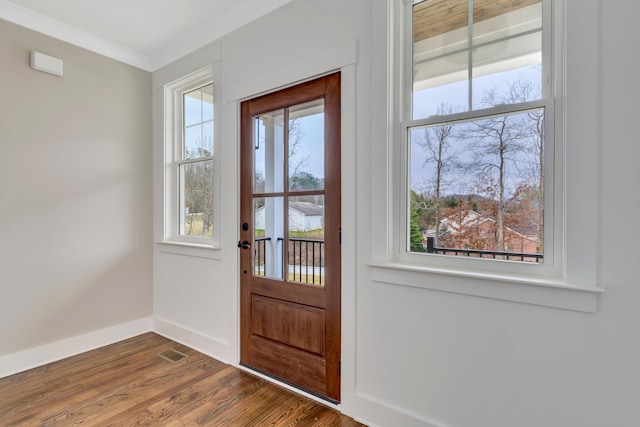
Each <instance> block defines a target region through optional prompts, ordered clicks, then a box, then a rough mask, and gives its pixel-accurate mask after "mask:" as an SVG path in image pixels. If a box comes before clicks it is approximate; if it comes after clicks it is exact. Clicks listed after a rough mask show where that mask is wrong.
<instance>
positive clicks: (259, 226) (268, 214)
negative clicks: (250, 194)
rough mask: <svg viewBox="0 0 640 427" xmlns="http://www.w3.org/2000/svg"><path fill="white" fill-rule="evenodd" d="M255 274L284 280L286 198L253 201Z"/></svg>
mask: <svg viewBox="0 0 640 427" xmlns="http://www.w3.org/2000/svg"><path fill="white" fill-rule="evenodd" d="M253 230H254V238H253V245H252V247H253V265H254V268H253V274H254V275H256V276H265V277H269V278H272V279H283V277H284V274H283V267H284V258H283V253H284V243H283V242H284V198H283V197H256V198H254V199H253Z"/></svg>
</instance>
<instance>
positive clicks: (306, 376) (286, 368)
mask: <svg viewBox="0 0 640 427" xmlns="http://www.w3.org/2000/svg"><path fill="white" fill-rule="evenodd" d="M249 341H250V343H249V346H248V349H247V351H246V354H244V355H243V357H242V361H241V362H242V363H243V364H244V365H247V366H249V367H251V368H254V369H257V370H259V371H262V372H264V373H266V374H269V375H272V376H274V377H277V378H280V379H282V380H283V381H285V382H287V383H291V384H295V385H296V386H298V387H300V388H302V389H305V390H308V391H310V392H312V393H316V394H320V395H322V396H326V394H327V390H326V385H327V379H326V372H327V367H326V362H325V360H324V359H323V358H322V357H319V356H315V355H312V354H309V353H305V352H302V351H300V350H297V349H294V348H291V347H288V346H285V345H282V344H278V343H276V342H273V341H270V340H268V339H265V338H261V337H258V336H253V337H251V338H250V339H249Z"/></svg>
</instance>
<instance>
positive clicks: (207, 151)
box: [202, 122, 213, 156]
mask: <svg viewBox="0 0 640 427" xmlns="http://www.w3.org/2000/svg"><path fill="white" fill-rule="evenodd" d="M202 155H203V156H211V155H213V122H204V123H203V124H202Z"/></svg>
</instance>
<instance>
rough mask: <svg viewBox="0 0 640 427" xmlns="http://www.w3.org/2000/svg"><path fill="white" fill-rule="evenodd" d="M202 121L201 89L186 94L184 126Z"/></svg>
mask: <svg viewBox="0 0 640 427" xmlns="http://www.w3.org/2000/svg"><path fill="white" fill-rule="evenodd" d="M201 121H202V92H201V90H200V89H196V90H192V91H191V92H187V93H185V94H184V125H185V126H189V125H192V124H195V123H200V122H201Z"/></svg>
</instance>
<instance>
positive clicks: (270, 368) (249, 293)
mask: <svg viewBox="0 0 640 427" xmlns="http://www.w3.org/2000/svg"><path fill="white" fill-rule="evenodd" d="M241 115H242V118H241V121H242V127H241V164H242V168H241V183H240V187H241V195H240V199H241V206H240V208H241V209H240V215H241V218H240V223H241V224H242V227H241V231H240V242H241V243H239V246H240V247H242V248H244V249H241V252H240V267H241V271H240V273H241V283H240V286H241V356H240V361H241V363H242V364H243V365H246V366H248V367H251V368H253V369H256V370H259V371H261V372H263V373H266V374H268V375H271V376H274V377H277V378H279V379H281V380H283V381H285V382H287V383H290V384H293V385H296V386H298V387H300V388H302V389H305V390H307V391H309V392H311V393H314V394H317V395H319V396H322V397H325V398H327V399H328V400H331V401H339V399H340V372H339V366H340V75H339V74H333V75H330V76H327V77H323V78H320V79H317V80H314V81H312V82H307V83H304V84H301V85H297V86H294V87H291V88H288V89H284V90H281V91H279V92H276V93H273V94H269V95H265V96H261V97H259V98H255V99H252V100H249V101H245V102H243V103H242V105H241ZM243 243H244V244H243Z"/></svg>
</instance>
